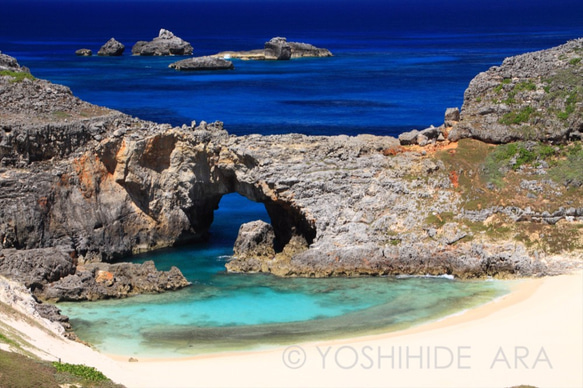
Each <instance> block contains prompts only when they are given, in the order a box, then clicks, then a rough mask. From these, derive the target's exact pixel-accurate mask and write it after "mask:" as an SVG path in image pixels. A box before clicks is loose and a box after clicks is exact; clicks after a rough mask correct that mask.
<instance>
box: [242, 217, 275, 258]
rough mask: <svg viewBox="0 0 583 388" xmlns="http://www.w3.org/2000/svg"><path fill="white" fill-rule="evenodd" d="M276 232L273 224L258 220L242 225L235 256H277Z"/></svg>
mask: <svg viewBox="0 0 583 388" xmlns="http://www.w3.org/2000/svg"><path fill="white" fill-rule="evenodd" d="M274 242H275V232H274V230H273V227H272V226H271V224H268V223H267V222H264V221H261V220H258V221H253V222H248V223H246V224H243V225H241V227H240V228H239V234H238V235H237V240H236V241H235V246H234V248H233V249H234V252H235V256H247V257H255V258H257V257H264V258H268V259H271V258H273V257H274V256H275V250H274Z"/></svg>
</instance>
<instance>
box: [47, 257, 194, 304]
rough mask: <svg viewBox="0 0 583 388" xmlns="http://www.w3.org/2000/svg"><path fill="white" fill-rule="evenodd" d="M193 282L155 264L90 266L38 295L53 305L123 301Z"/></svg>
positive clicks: (177, 271) (52, 284)
mask: <svg viewBox="0 0 583 388" xmlns="http://www.w3.org/2000/svg"><path fill="white" fill-rule="evenodd" d="M188 285H190V283H189V282H188V281H187V280H186V279H185V278H184V276H183V275H182V273H181V272H180V270H179V269H178V268H176V267H172V268H171V269H170V270H169V271H165V272H164V271H158V270H157V269H156V267H155V266H154V262H153V261H147V262H145V263H143V264H132V263H119V264H106V263H97V264H87V265H85V266H83V267H79V268H77V271H76V272H75V273H74V274H70V275H68V276H66V277H63V278H61V279H59V280H58V281H55V282H52V283H50V284H48V285H46V286H45V287H44V288H43V289H42V290H41V291H38V292H37V293H36V294H37V295H38V296H39V297H40V298H42V299H44V300H49V301H54V302H60V301H80V300H97V299H105V298H124V297H127V296H131V295H137V294H144V293H159V292H164V291H173V290H178V289H180V288H184V287H187V286H188Z"/></svg>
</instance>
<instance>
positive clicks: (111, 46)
mask: <svg viewBox="0 0 583 388" xmlns="http://www.w3.org/2000/svg"><path fill="white" fill-rule="evenodd" d="M124 50H125V46H124V45H123V44H122V43H120V42H118V41H117V40H115V38H111V39H110V40H108V41H107V42H106V43H105V44H104V45H103V46H101V48H100V49H99V51H98V52H97V55H100V56H105V57H119V56H121V55H123V52H124Z"/></svg>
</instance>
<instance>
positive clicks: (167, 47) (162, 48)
mask: <svg viewBox="0 0 583 388" xmlns="http://www.w3.org/2000/svg"><path fill="white" fill-rule="evenodd" d="M192 52H193V48H192V45H191V44H190V43H188V42H187V41H185V40H183V39H182V38H179V37H177V36H176V35H174V34H173V33H172V32H170V31H168V30H165V29H163V28H162V29H161V30H160V32H159V33H158V36H157V37H156V38H154V39H153V40H151V41H149V42H147V41H139V42H137V43H136V44H135V45H134V46H133V47H132V54H133V55H144V56H152V55H160V56H162V55H192Z"/></svg>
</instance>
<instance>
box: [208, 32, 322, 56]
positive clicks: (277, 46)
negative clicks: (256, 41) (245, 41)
mask: <svg viewBox="0 0 583 388" xmlns="http://www.w3.org/2000/svg"><path fill="white" fill-rule="evenodd" d="M214 56H216V57H219V58H225V59H232V58H237V59H243V60H288V59H294V58H304V57H320V58H321V57H331V56H332V53H331V52H330V50H328V49H324V48H318V47H316V46H314V45H311V44H308V43H300V42H288V41H287V39H286V38H282V37H275V38H272V39H270V40H269V41H268V42H266V43H265V44H264V48H263V49H256V50H248V51H223V52H220V53H218V54H215V55H214Z"/></svg>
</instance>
